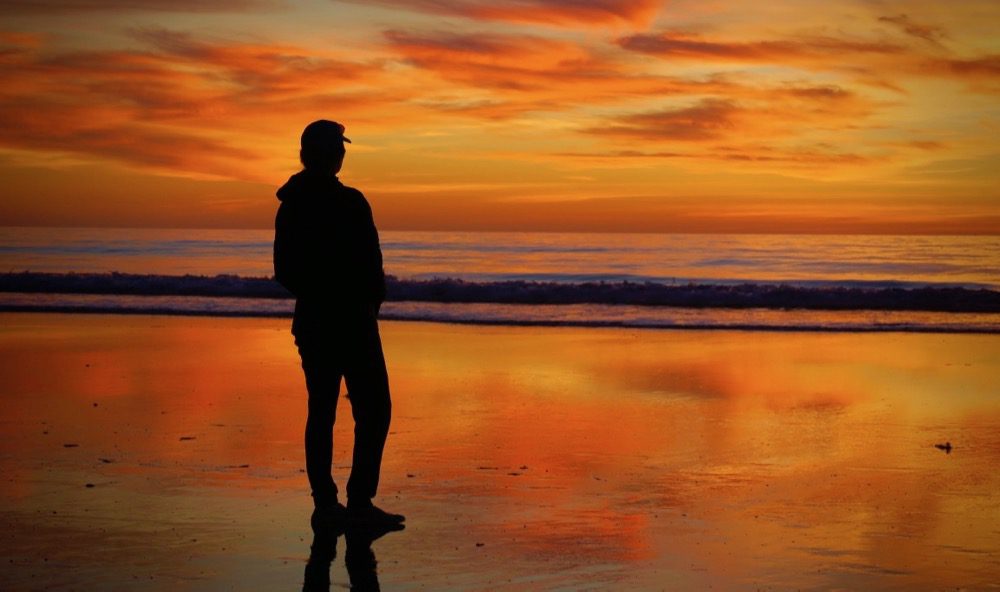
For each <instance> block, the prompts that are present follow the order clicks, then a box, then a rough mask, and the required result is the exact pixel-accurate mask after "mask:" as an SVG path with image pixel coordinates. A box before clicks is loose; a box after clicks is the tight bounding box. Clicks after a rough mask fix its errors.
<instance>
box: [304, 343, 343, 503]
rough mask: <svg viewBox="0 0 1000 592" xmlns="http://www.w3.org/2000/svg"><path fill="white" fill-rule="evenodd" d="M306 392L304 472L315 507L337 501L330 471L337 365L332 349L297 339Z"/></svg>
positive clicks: (336, 391)
mask: <svg viewBox="0 0 1000 592" xmlns="http://www.w3.org/2000/svg"><path fill="white" fill-rule="evenodd" d="M296 345H298V349H299V355H300V356H301V358H302V371H303V372H304V373H305V378H306V390H307V391H308V392H309V413H308V415H307V417H306V430H305V445H306V474H307V475H308V476H309V485H310V487H311V488H312V496H313V503H314V504H315V505H316V507H317V508H322V507H330V506H334V505H335V504H336V503H337V485H336V484H335V483H334V481H333V475H332V473H331V471H332V466H333V423H334V420H335V419H336V414H337V397H338V396H339V393H340V378H341V369H340V367H339V365H338V364H337V360H336V352H334V351H332V350H331V349H330V348H327V347H324V346H323V345H321V344H317V343H313V342H308V341H302V340H297V341H296Z"/></svg>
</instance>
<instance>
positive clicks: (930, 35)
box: [878, 14, 946, 47]
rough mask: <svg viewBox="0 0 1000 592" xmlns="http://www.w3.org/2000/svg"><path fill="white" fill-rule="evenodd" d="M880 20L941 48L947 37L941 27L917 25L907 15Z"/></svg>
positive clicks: (886, 17) (884, 17)
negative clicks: (943, 40)
mask: <svg viewBox="0 0 1000 592" xmlns="http://www.w3.org/2000/svg"><path fill="white" fill-rule="evenodd" d="M878 20H880V21H882V22H884V23H890V24H892V25H895V26H896V27H898V28H899V29H900V30H901V31H903V32H904V33H906V34H907V35H910V36H912V37H916V38H918V39H923V40H924V41H926V42H928V43H930V44H931V45H935V46H937V47H941V40H942V39H944V38H945V37H946V36H945V33H944V29H942V28H941V27H936V26H933V25H924V24H920V23H916V22H914V21H913V20H912V19H911V18H910V17H909V16H907V15H905V14H900V15H896V16H880V17H879V19H878Z"/></svg>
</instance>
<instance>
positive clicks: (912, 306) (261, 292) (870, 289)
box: [0, 272, 1000, 313]
mask: <svg viewBox="0 0 1000 592" xmlns="http://www.w3.org/2000/svg"><path fill="white" fill-rule="evenodd" d="M387 287H388V300H390V301H396V302H434V303H444V304H447V303H493V304H532V305H541V304H555V305H573V304H600V305H639V306H647V307H680V308H690V309H698V308H709V309H729V308H731V309H749V308H759V309H804V310H829V311H851V310H881V311H932V312H952V313H995V312H1000V291H996V290H990V289H986V288H970V287H964V286H954V285H949V284H942V285H920V286H899V285H888V286H887V285H884V284H877V285H869V284H865V283H864V282H844V283H840V284H837V283H833V282H824V283H822V284H818V285H792V284H788V283H778V282H773V283H772V282H766V283H761V282H758V283H749V282H744V283H735V284H729V283H675V284H665V283H656V282H630V281H619V282H605V281H598V282H589V281H588V282H544V281H529V280H508V281H466V280H461V279H450V278H440V279H400V278H395V277H391V276H390V277H389V278H387ZM0 292H17V293H26V294H106V295H123V296H127V295H131V296H205V297H218V298H260V299H288V298H291V295H290V294H289V293H288V292H287V291H286V290H285V289H284V288H282V287H281V286H280V285H279V284H277V283H276V282H275V281H274V279H273V278H267V277H242V276H236V275H216V276H200V275H183V276H174V275H151V274H126V273H36V272H20V273H4V274H0Z"/></svg>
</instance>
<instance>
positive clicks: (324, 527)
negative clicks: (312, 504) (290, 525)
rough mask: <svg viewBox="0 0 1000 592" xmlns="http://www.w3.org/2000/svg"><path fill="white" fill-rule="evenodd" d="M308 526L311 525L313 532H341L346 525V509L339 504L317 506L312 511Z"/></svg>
mask: <svg viewBox="0 0 1000 592" xmlns="http://www.w3.org/2000/svg"><path fill="white" fill-rule="evenodd" d="M309 524H310V525H312V528H313V532H319V531H329V530H341V531H342V530H343V528H344V526H345V525H346V524H347V508H345V507H344V504H342V503H340V502H336V503H334V504H333V505H329V506H319V507H317V508H316V509H314V510H313V513H312V518H310V519H309Z"/></svg>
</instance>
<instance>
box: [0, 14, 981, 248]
mask: <svg viewBox="0 0 1000 592" xmlns="http://www.w3.org/2000/svg"><path fill="white" fill-rule="evenodd" d="M0 61H2V68H0V178H2V180H3V193H2V197H0V224H2V225H44V226H79V225H84V226H139V227H147V226H157V227H205V228H212V227H243V228H267V227H270V226H271V225H272V223H273V217H274V212H275V209H276V207H277V201H276V199H275V198H274V190H275V189H276V187H277V186H278V185H280V184H281V183H283V182H284V180H285V179H286V178H287V177H288V175H290V174H291V173H294V172H295V171H297V170H298V168H299V167H298V161H297V157H298V154H297V151H298V137H299V133H300V132H301V129H302V127H303V126H304V125H305V124H306V123H308V122H310V121H312V120H314V119H318V118H328V119H335V120H337V121H340V122H342V123H344V124H345V125H346V126H347V135H348V136H349V137H351V139H352V140H353V144H352V145H351V146H350V147H349V153H348V159H347V162H346V164H345V170H344V172H343V174H342V175H341V178H342V180H343V181H344V182H345V183H347V184H349V185H353V186H356V187H358V188H359V189H361V190H362V191H364V193H365V194H366V195H367V196H368V198H369V201H370V202H371V203H372V206H373V208H374V210H375V214H376V221H377V222H378V224H379V227H380V228H382V229H439V230H451V229H462V230H581V231H616V232H638V231H643V232H650V231H652V232H793V233H814V232H819V233H830V232H836V233H850V232H861V233H869V232H875V233H940V234H966V233H989V234H1000V140H998V137H1000V3H998V2H996V0H959V1H955V2H940V1H939V0H935V1H931V0H909V1H893V0H884V1H882V0H850V1H834V2H830V1H819V0H773V1H770V2H722V1H715V0H670V1H656V0H582V1H579V0H578V1H569V0H516V1H512V2H492V1H486V0H377V1H368V2H362V1H357V2H351V1H340V0H337V1H334V0H316V1H302V2H298V1H292V0H220V1H215V2H207V1H205V2H203V1H199V0H13V1H8V2H4V3H3V4H2V5H0Z"/></svg>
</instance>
